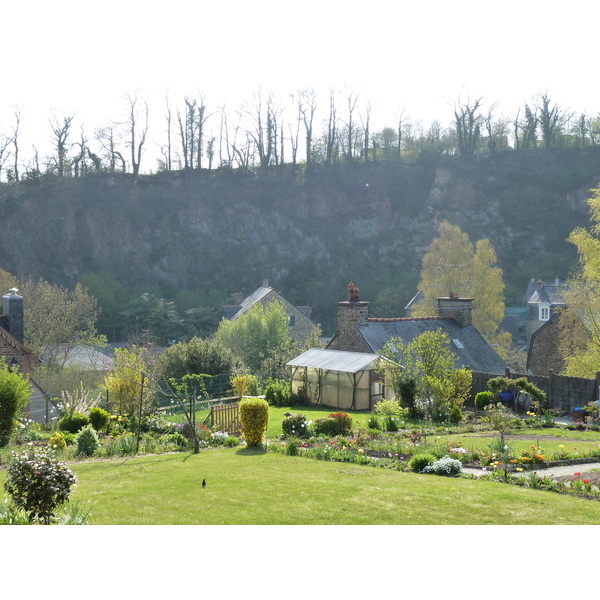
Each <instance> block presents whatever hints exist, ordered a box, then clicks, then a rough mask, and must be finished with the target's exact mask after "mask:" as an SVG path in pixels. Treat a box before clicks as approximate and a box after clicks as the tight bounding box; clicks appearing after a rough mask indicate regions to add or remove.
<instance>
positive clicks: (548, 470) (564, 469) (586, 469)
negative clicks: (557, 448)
mask: <svg viewBox="0 0 600 600" xmlns="http://www.w3.org/2000/svg"><path fill="white" fill-rule="evenodd" d="M490 471H491V469H490V468H489V467H488V468H484V467H476V468H475V467H463V470H462V472H463V473H467V474H471V475H474V476H475V477H480V476H481V475H485V474H487V473H490ZM536 471H537V474H538V475H539V476H541V477H543V476H544V475H548V476H549V477H551V478H552V479H556V478H559V477H573V474H574V473H581V474H582V475H581V476H582V477H584V475H590V477H588V479H590V478H591V473H590V472H593V471H594V472H595V473H594V474H595V475H596V476H598V478H599V479H600V462H593V463H583V464H581V463H580V464H577V465H563V466H559V467H558V466H557V467H545V468H540V469H536ZM527 472H528V471H523V474H526V473H527Z"/></svg>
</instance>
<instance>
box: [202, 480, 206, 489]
mask: <svg viewBox="0 0 600 600" xmlns="http://www.w3.org/2000/svg"><path fill="white" fill-rule="evenodd" d="M202 487H203V488H205V487H206V479H203V480H202Z"/></svg>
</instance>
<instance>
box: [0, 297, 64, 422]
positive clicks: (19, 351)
mask: <svg viewBox="0 0 600 600" xmlns="http://www.w3.org/2000/svg"><path fill="white" fill-rule="evenodd" d="M17 292H18V290H17V289H16V288H13V289H11V290H10V293H8V294H5V295H4V296H2V314H1V315H0V356H3V357H4V359H5V360H6V362H7V364H8V365H9V367H11V368H15V367H18V368H19V369H20V370H21V372H22V373H25V374H27V375H30V373H31V367H32V366H34V365H36V364H38V363H39V362H40V361H39V360H38V358H37V357H36V356H34V355H33V354H32V353H31V352H30V351H29V350H28V349H27V348H26V347H25V346H24V345H23V334H24V318H23V296H21V295H19V294H18V293H17ZM29 383H30V385H31V396H30V398H29V405H28V407H27V409H26V412H27V413H28V416H29V418H30V419H32V420H33V421H36V422H38V423H44V422H46V421H47V420H48V419H49V418H50V417H51V416H53V415H54V412H55V409H54V407H53V406H52V405H50V404H49V403H48V401H47V398H46V394H45V393H44V390H43V389H42V388H41V387H40V386H39V385H38V384H37V383H36V382H35V381H34V380H33V379H32V378H31V376H30V378H29Z"/></svg>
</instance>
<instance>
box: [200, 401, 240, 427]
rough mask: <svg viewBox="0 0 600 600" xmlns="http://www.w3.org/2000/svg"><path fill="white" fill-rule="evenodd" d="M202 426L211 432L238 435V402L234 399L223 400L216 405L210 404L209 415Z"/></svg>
mask: <svg viewBox="0 0 600 600" xmlns="http://www.w3.org/2000/svg"><path fill="white" fill-rule="evenodd" d="M204 424H205V425H206V426H208V427H210V429H211V430H212V431H215V430H218V431H223V432H227V433H229V434H231V435H240V434H241V431H242V426H241V424H240V414H239V402H238V400H237V397H236V398H223V399H222V400H221V401H220V402H219V403H218V404H211V407H210V414H209V415H208V416H207V417H206V419H205V420H204Z"/></svg>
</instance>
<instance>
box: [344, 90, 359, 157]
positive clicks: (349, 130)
mask: <svg viewBox="0 0 600 600" xmlns="http://www.w3.org/2000/svg"><path fill="white" fill-rule="evenodd" d="M346 100H347V102H348V120H347V121H346V122H345V123H344V125H345V132H344V133H345V135H344V139H345V148H344V156H345V157H346V160H352V158H353V156H354V154H353V153H354V141H355V140H354V137H355V131H354V111H355V110H356V104H357V102H358V96H356V95H355V94H354V92H353V91H352V90H350V91H349V92H348V96H347V97H346Z"/></svg>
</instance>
